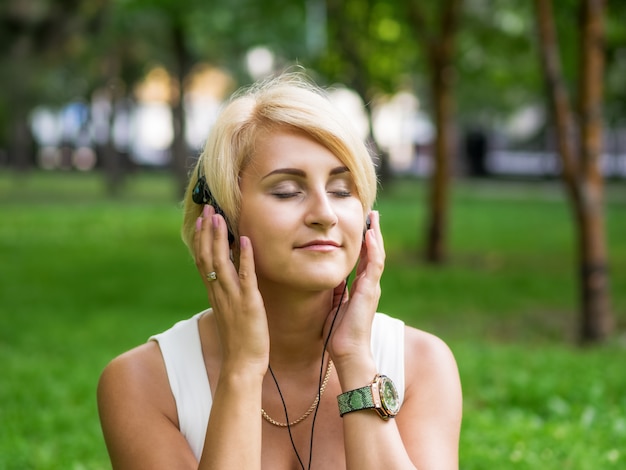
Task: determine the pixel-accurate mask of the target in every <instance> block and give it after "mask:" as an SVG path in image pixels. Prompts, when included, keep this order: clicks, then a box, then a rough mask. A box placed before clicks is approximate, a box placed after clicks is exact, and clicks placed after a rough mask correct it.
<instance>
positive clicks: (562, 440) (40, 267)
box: [0, 173, 626, 470]
mask: <svg viewBox="0 0 626 470" xmlns="http://www.w3.org/2000/svg"><path fill="white" fill-rule="evenodd" d="M424 190H425V188H424V182H423V181H420V180H417V179H407V178H405V179H400V180H398V181H396V182H395V183H394V184H393V185H391V186H390V187H389V188H383V189H382V191H381V194H380V197H379V202H378V204H377V209H378V210H379V211H380V212H381V214H382V217H381V220H382V226H383V233H384V236H385V244H386V249H387V252H388V262H387V266H386V269H385V274H384V277H383V296H382V299H381V302H380V310H381V311H384V312H388V313H391V314H394V315H397V316H399V317H401V318H403V319H404V320H405V321H407V322H408V323H409V324H411V325H414V326H416V327H419V328H423V329H426V330H428V331H431V332H433V333H435V334H437V335H439V336H441V337H442V338H443V339H444V340H445V341H447V342H448V344H449V345H450V346H451V348H452V349H453V351H454V353H455V355H456V358H457V361H458V364H459V369H460V372H461V376H462V381H463V388H464V397H465V412H464V423H463V432H462V438H461V468H464V469H484V468H524V469H531V468H537V467H541V468H551V469H563V468H567V469H592V468H622V467H623V465H624V463H625V462H626V460H625V459H626V456H625V455H624V450H623V442H624V440H625V439H626V380H625V378H624V365H623V364H624V356H625V353H626V337H625V336H624V327H625V325H626V245H625V244H624V239H625V236H626V218H625V217H623V216H622V214H623V213H624V210H625V209H626V195H625V194H624V192H623V187H622V186H621V185H617V186H614V187H613V186H612V187H610V188H609V197H608V199H609V201H608V203H607V211H608V221H609V224H608V226H609V242H610V243H609V245H610V252H611V274H612V294H613V308H614V310H615V313H616V314H617V316H618V322H619V325H618V333H617V334H616V335H615V336H614V337H613V338H612V339H611V340H610V341H609V342H608V343H606V344H604V345H603V346H601V347H589V348H580V347H578V346H577V343H576V328H577V324H578V321H577V320H578V319H577V307H576V303H577V302H576V287H575V278H574V272H573V257H572V239H573V236H572V229H571V223H570V218H571V216H570V212H569V209H568V207H567V204H566V203H565V201H564V197H563V195H562V190H561V188H560V186H559V185H558V184H557V183H555V182H511V181H508V182H502V181H493V182H489V183H485V182H481V183H475V182H471V181H461V182H459V183H458V184H457V185H456V187H455V190H454V192H453V213H454V219H453V220H454V223H453V227H452V230H451V233H452V234H453V236H452V242H451V244H452V251H453V253H454V255H453V257H452V259H451V261H450V262H449V263H448V265H447V266H444V267H442V266H429V265H426V264H424V263H422V262H421V261H420V257H419V253H418V251H417V250H416V247H415V238H416V233H419V227H420V225H421V218H422V216H423V210H422V209H421V208H420V205H419V204H416V201H419V200H420V199H421V198H423V192H424ZM104 191H105V190H104V184H103V183H102V182H101V180H100V179H99V178H97V177H96V176H95V175H83V174H65V175H58V174H50V173H37V174H34V175H31V176H29V177H28V178H22V179H15V178H7V177H0V213H1V214H2V224H0V257H1V260H2V265H1V266H2V268H1V269H0V299H1V305H2V315H0V364H2V380H1V381H0V421H1V422H2V423H3V424H2V432H1V433H0V468H3V469H16V470H17V469H28V468H33V469H58V468H64V469H66V468H74V469H81V468H87V469H99V468H108V467H109V465H108V461H107V456H106V450H105V448H104V444H103V441H102V437H101V433H100V428H99V424H98V417H97V410H96V402H95V388H96V384H97V380H98V377H99V374H100V372H101V370H102V368H103V367H104V365H105V364H106V363H107V362H108V361H109V360H110V359H111V358H113V357H114V356H116V355H117V354H120V353H121V352H123V351H125V350H127V349H129V348H131V347H133V346H136V345H138V344H140V343H142V342H144V341H146V340H147V338H148V337H149V336H150V335H151V334H154V333H156V332H160V331H162V330H164V329H166V328H168V327H169V326H170V325H171V324H173V323H174V322H175V321H177V320H179V319H182V318H186V317H188V316H190V315H192V314H193V313H195V312H197V311H199V310H201V309H203V308H205V306H206V299H205V295H204V289H203V286H202V283H201V281H200V279H199V277H198V276H197V275H196V272H195V266H194V264H193V262H192V261H191V259H190V257H189V255H188V253H187V251H186V248H185V247H184V245H183V244H182V242H181V240H180V237H179V226H180V221H181V213H180V209H179V207H178V204H177V202H176V201H174V200H173V199H172V197H171V191H172V181H171V178H169V177H167V175H165V174H142V175H140V176H136V177H133V179H132V182H131V184H129V186H128V188H127V191H126V192H125V193H124V195H123V196H121V197H120V198H119V199H118V200H113V201H112V200H107V199H105V198H104V197H103V193H104Z"/></svg>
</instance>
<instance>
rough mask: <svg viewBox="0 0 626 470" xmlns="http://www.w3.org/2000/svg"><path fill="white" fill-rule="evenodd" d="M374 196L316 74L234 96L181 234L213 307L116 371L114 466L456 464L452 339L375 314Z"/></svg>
mask: <svg viewBox="0 0 626 470" xmlns="http://www.w3.org/2000/svg"><path fill="white" fill-rule="evenodd" d="M375 195H376V178H375V173H374V168H373V165H372V161H371V159H370V157H369V155H368V152H367V150H366V148H365V146H364V145H363V143H362V142H361V141H360V140H359V138H358V137H357V136H356V135H355V133H354V132H353V130H352V129H351V127H350V123H349V122H347V121H346V119H345V118H344V117H342V115H341V113H339V112H338V111H337V110H336V109H335V108H333V106H332V105H331V104H330V102H329V101H328V100H327V99H326V97H325V96H324V95H323V92H321V91H320V90H318V89H317V88H315V87H314V86H313V85H311V84H309V83H308V82H307V81H306V80H304V79H302V78H301V77H299V76H298V75H285V76H282V77H280V78H277V79H274V80H271V81H269V82H266V83H262V84H260V85H257V86H256V87H253V88H251V89H249V90H246V91H245V92H244V93H240V94H238V95H236V96H235V97H234V98H233V99H232V100H231V101H230V103H229V104H228V105H227V106H226V107H225V109H224V110H223V112H222V113H221V115H220V117H219V118H218V120H217V123H216V124H215V126H214V128H213V129H212V131H211V134H210V136H209V138H208V141H207V144H206V147H205V149H204V151H203V153H202V155H201V157H200V159H199V161H198V164H197V167H196V169H195V170H194V172H193V173H192V178H191V181H190V183H189V188H188V191H187V194H186V196H185V208H184V223H183V230H182V232H183V239H184V241H185V242H186V244H187V246H188V247H189V248H190V250H191V252H192V255H193V256H194V258H195V260H196V266H197V268H198V271H199V272H200V275H201V277H202V279H203V282H204V285H205V287H206V290H207V294H208V298H209V302H210V304H211V306H212V308H210V309H208V310H206V311H204V312H201V313H200V314H197V315H195V316H194V317H193V318H191V319H188V320H184V321H182V322H180V323H178V324H177V325H175V326H174V327H173V328H171V329H170V330H168V331H166V332H164V333H162V334H160V335H157V336H155V337H153V338H151V341H148V343H146V344H144V345H142V346H139V347H137V348H135V349H133V350H131V351H129V352H127V353H125V354H123V355H121V356H120V357H118V358H116V359H114V360H113V361H112V362H111V363H110V364H109V365H108V366H107V367H106V369H105V370H104V372H103V374H102V377H101V380H100V384H99V388H98V403H99V410H100V417H101V422H102V427H103V431H104V436H105V440H106V443H107V447H108V450H109V454H110V457H111V461H112V463H113V467H114V468H115V469H127V468H128V469H141V468H146V469H151V470H154V469H168V470H171V469H178V468H180V469H192V468H193V469H196V468H200V469H213V468H215V469H255V468H256V469H260V468H263V469H272V470H276V469H278V470H280V469H295V468H315V469H343V468H348V469H359V470H363V469H369V468H372V469H374V468H375V469H379V468H383V467H384V468H394V469H396V468H397V469H400V468H402V469H404V468H407V469H411V468H419V469H420V470H427V469H431V468H432V469H435V468H436V469H438V470H440V469H456V468H458V439H459V430H460V421H461V391H460V383H459V377H458V372H457V367H456V364H455V361H454V358H453V356H452V354H451V352H450V351H449V349H448V348H447V347H446V346H445V344H444V343H443V342H442V341H441V340H439V339H437V338H435V337H434V336H432V335H429V334H427V333H425V332H422V331H420V330H417V329H414V328H410V327H407V326H405V325H404V324H403V323H402V322H401V321H399V320H396V319H393V318H391V317H388V316H386V315H383V314H378V313H375V312H376V308H377V305H378V300H379V296H380V278H381V275H382V272H383V267H384V259H385V253H384V248H383V239H382V235H381V231H380V224H379V216H378V213H377V212H376V211H371V212H370V208H371V207H372V204H373V203H374V199H375ZM368 219H369V221H370V223H371V225H369V224H368ZM355 265H356V271H355V274H354V279H353V280H352V281H351V280H350V279H349V275H350V273H351V271H352V270H353V268H354V266H355ZM381 375H384V377H381ZM394 384H395V385H394Z"/></svg>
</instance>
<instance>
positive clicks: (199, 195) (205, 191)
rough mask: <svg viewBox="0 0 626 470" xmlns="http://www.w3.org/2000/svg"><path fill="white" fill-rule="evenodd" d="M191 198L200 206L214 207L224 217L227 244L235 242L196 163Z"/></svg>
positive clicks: (224, 215) (220, 209)
mask: <svg viewBox="0 0 626 470" xmlns="http://www.w3.org/2000/svg"><path fill="white" fill-rule="evenodd" d="M191 198H192V199H193V202H195V203H196V204H199V205H201V206H204V205H206V204H209V205H210V206H213V208H214V209H215V213H216V214H219V215H221V216H222V217H224V220H225V221H226V227H228V244H229V245H232V244H233V243H234V242H235V235H233V232H231V230H230V224H229V223H228V219H227V218H226V214H224V211H223V210H222V208H221V207H220V206H219V205H218V204H217V202H216V201H215V198H214V197H213V194H211V190H210V189H209V185H208V184H207V182H206V178H205V177H204V175H201V174H200V165H198V182H197V183H196V185H195V186H194V187H193V191H192V192H191Z"/></svg>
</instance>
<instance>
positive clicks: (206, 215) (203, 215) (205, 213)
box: [202, 204, 209, 217]
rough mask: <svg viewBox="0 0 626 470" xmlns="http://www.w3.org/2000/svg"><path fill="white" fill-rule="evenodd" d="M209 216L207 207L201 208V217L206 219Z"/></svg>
mask: <svg viewBox="0 0 626 470" xmlns="http://www.w3.org/2000/svg"><path fill="white" fill-rule="evenodd" d="M208 215H209V206H208V205H207V204H205V205H204V207H203V208H202V217H208Z"/></svg>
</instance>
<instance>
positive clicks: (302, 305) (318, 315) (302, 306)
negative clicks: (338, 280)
mask: <svg viewBox="0 0 626 470" xmlns="http://www.w3.org/2000/svg"><path fill="white" fill-rule="evenodd" d="M263 299H264V302H265V309H266V312H267V319H268V325H269V331H270V343H271V350H270V364H271V365H272V367H273V368H274V369H279V368H297V367H307V366H309V365H311V364H319V360H320V357H321V354H322V349H323V347H324V340H325V338H324V337H323V329H324V324H325V322H326V319H327V317H328V315H329V312H330V310H331V308H332V300H333V299H332V291H324V292H313V293H310V292H308V293H299V294H296V293H294V292H289V293H285V292H282V293H279V294H277V295H271V294H268V293H264V295H263Z"/></svg>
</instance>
